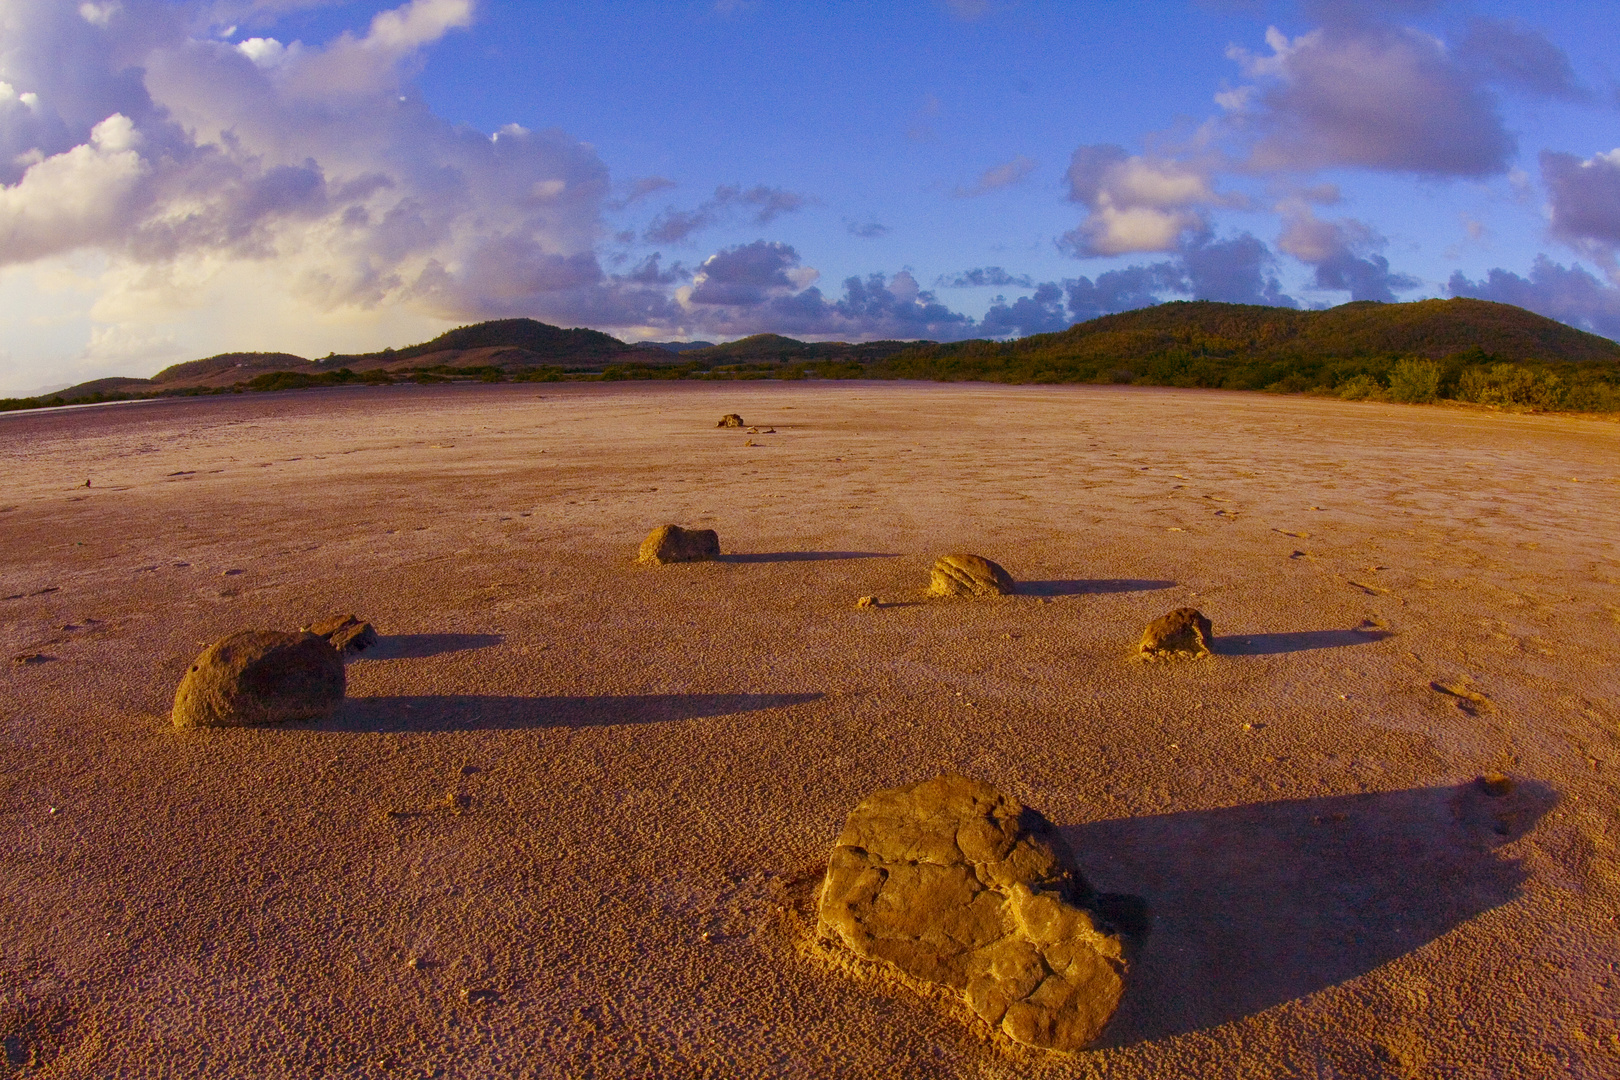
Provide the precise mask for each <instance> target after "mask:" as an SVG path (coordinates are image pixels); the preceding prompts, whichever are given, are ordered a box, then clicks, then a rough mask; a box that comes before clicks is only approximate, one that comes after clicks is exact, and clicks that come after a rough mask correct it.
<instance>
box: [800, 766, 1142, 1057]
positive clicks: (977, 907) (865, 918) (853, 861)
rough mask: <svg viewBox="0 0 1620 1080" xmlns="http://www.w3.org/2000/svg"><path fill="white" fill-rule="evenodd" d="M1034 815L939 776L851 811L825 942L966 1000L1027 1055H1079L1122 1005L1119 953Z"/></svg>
mask: <svg viewBox="0 0 1620 1080" xmlns="http://www.w3.org/2000/svg"><path fill="white" fill-rule="evenodd" d="M1092 895H1093V894H1092V892H1091V889H1090V888H1089V887H1088V886H1087V885H1086V883H1085V881H1084V879H1083V878H1081V876H1080V873H1079V871H1078V870H1077V869H1076V868H1075V866H1074V860H1073V856H1071V855H1070V853H1069V850H1068V848H1067V846H1066V845H1065V844H1064V843H1063V840H1062V838H1061V837H1060V836H1059V835H1058V834H1057V832H1056V831H1055V830H1054V829H1053V828H1052V827H1051V825H1050V824H1049V823H1048V822H1047V821H1046V819H1045V818H1043V817H1042V816H1041V815H1040V814H1039V813H1037V812H1035V811H1033V810H1030V809H1027V808H1025V807H1024V806H1022V805H1020V804H1019V802H1018V801H1017V800H1016V799H1013V798H1010V797H1008V796H1006V795H1003V794H1001V793H1000V792H998V791H996V789H995V788H993V787H991V786H990V785H988V784H985V783H981V782H980V781H977V780H970V779H968V778H967V777H963V776H941V777H937V778H935V779H933V780H929V781H926V782H924V783H921V784H912V785H910V786H908V787H900V788H893V789H890V790H888V791H879V792H877V793H876V794H873V795H870V796H868V797H867V798H866V799H865V800H863V801H862V802H861V804H860V805H859V806H857V807H856V808H855V810H854V812H853V813H851V814H850V815H849V819H848V821H847V822H846V823H845V825H844V832H843V835H842V836H840V837H839V838H838V843H837V845H836V846H835V847H834V848H833V852H832V857H831V858H830V859H829V860H828V864H827V876H826V878H825V880H824V881H823V882H822V886H821V892H820V895H819V897H818V901H817V910H818V915H819V926H820V930H821V933H822V934H823V936H824V937H828V938H831V939H833V941H834V942H836V943H841V944H842V945H843V946H844V947H846V948H848V949H849V950H851V951H852V952H854V953H855V954H856V955H857V956H859V957H861V958H863V959H866V960H872V961H878V962H881V963H884V964H889V965H893V966H894V967H895V968H898V969H899V970H900V971H902V972H904V973H905V974H906V975H909V976H911V977H912V978H915V979H920V980H922V981H924V982H928V983H932V984H935V985H937V986H941V987H946V988H949V989H950V990H953V991H955V992H957V993H958V994H960V995H961V996H962V998H963V999H964V1000H965V1001H966V1002H967V1004H968V1006H969V1007H970V1008H972V1010H973V1011H974V1012H975V1013H976V1014H978V1015H979V1016H980V1017H981V1018H983V1020H984V1021H985V1022H986V1023H988V1024H990V1025H991V1026H992V1027H995V1028H998V1029H999V1030H1001V1031H1002V1032H1003V1033H1005V1034H1006V1035H1008V1036H1009V1037H1011V1038H1013V1039H1015V1040H1017V1041H1018V1042H1021V1043H1026V1044H1028V1045H1030V1046H1039V1047H1044V1048H1045V1049H1048V1050H1060V1051H1068V1050H1078V1049H1080V1048H1081V1047H1083V1046H1085V1045H1087V1044H1088V1043H1090V1042H1091V1041H1092V1040H1094V1039H1095V1038H1096V1037H1097V1036H1098V1035H1099V1034H1100V1033H1101V1032H1102V1029H1103V1026H1104V1025H1105V1024H1107V1022H1108V1019H1109V1017H1110V1016H1112V1015H1113V1013H1114V1008H1115V1007H1116V1006H1117V1005H1118V1004H1119V998H1120V994H1121V993H1122V992H1123V990H1124V975H1125V970H1126V962H1125V957H1124V949H1123V943H1122V941H1121V939H1120V938H1119V936H1118V935H1116V934H1114V933H1113V932H1112V931H1111V930H1110V929H1109V928H1108V927H1107V926H1106V924H1104V923H1103V921H1102V920H1101V917H1100V916H1098V915H1097V914H1096V912H1094V911H1093V910H1092V909H1091V908H1089V907H1087V906H1085V904H1086V903H1087V901H1089V900H1090V899H1091V898H1092Z"/></svg>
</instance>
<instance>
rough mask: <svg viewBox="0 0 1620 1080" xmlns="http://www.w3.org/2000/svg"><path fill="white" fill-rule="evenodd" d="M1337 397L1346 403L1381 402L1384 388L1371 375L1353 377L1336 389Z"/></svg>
mask: <svg viewBox="0 0 1620 1080" xmlns="http://www.w3.org/2000/svg"><path fill="white" fill-rule="evenodd" d="M1337 392H1338V395H1339V396H1340V397H1341V398H1343V399H1344V400H1346V401H1368V400H1371V401H1382V400H1383V398H1384V388H1383V387H1382V386H1381V385H1379V382H1378V380H1377V379H1375V378H1373V377H1372V376H1371V375H1353V376H1351V377H1350V378H1348V379H1346V380H1344V382H1342V383H1340V384H1339V385H1338V387H1337Z"/></svg>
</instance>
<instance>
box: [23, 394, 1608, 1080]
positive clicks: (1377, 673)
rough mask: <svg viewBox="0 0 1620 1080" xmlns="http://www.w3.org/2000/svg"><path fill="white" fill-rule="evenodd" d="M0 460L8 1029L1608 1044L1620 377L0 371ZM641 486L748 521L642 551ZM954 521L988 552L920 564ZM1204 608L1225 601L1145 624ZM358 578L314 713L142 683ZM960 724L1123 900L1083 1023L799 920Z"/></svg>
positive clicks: (1373, 1060)
mask: <svg viewBox="0 0 1620 1080" xmlns="http://www.w3.org/2000/svg"><path fill="white" fill-rule="evenodd" d="M726 412H739V413H741V414H742V415H743V416H744V418H745V419H747V420H748V421H749V422H750V423H754V424H758V425H759V426H761V427H772V426H773V427H775V429H776V431H775V433H774V434H759V435H750V434H748V433H747V432H746V431H735V430H733V431H724V430H716V429H715V428H714V426H713V425H714V423H715V421H716V419H718V417H719V416H720V415H721V414H722V413H726ZM749 441H752V442H754V443H757V444H758V445H755V446H749V445H747V443H748V442H749ZM0 477H3V479H0V539H3V543H0V596H4V597H6V599H4V600H0V637H3V646H4V650H5V662H4V665H3V670H0V678H3V679H4V691H3V699H0V1039H3V1047H0V1049H3V1057H0V1075H10V1074H15V1075H19V1076H30V1077H32V1076H39V1077H58V1076H59V1077H114V1076H130V1077H174V1076H208V1077H281V1076H287V1077H306V1076H334V1077H338V1076H342V1077H373V1076H375V1077H385V1076H388V1077H392V1076H400V1077H418V1076H440V1077H484V1076H543V1077H554V1076H555V1077H563V1076H567V1077H575V1076H602V1077H608V1076H625V1077H631V1076H669V1077H684V1076H714V1077H749V1076H758V1077H765V1076H815V1077H824V1076H909V1077H934V1076H940V1077H944V1076H995V1077H1002V1076H1032V1077H1070V1076H1073V1077H1082V1076H1105V1077H1167V1076H1199V1077H1262V1076H1309V1077H1328V1076H1338V1077H1364V1076H1392V1077H1402V1076H1409V1077H1418V1076H1457V1077H1499V1076H1500V1077H1507V1076H1512V1077H1520V1076H1580V1077H1612V1076H1615V1075H1620V1036H1617V1030H1620V1029H1617V1026H1616V1025H1617V1017H1620V969H1617V961H1620V945H1617V941H1620V926H1617V925H1616V922H1615V911H1616V905H1617V900H1620V873H1617V870H1616V862H1615V858H1616V850H1615V848H1616V838H1617V833H1620V818H1617V808H1620V799H1617V797H1616V783H1615V778H1616V776H1617V774H1620V729H1617V723H1620V704H1617V699H1620V674H1617V672H1620V668H1617V665H1616V661H1617V659H1620V645H1617V642H1620V587H1617V586H1620V551H1617V549H1616V543H1617V541H1620V427H1617V426H1616V425H1614V424H1606V423H1601V422H1594V421H1589V420H1580V419H1571V418H1559V417H1514V416H1500V415H1490V414H1484V413H1479V412H1474V411H1461V410H1450V409H1443V408H1412V407H1401V406H1382V405H1368V404H1347V403H1341V402H1324V401H1314V400H1308V399H1300V398H1271V397H1264V396H1258V395H1242V394H1222V393H1213V392H1198V391H1171V390H1138V389H1123V388H1094V387H1063V388H1004V387H986V386H969V385H954V386H939V385H924V386H918V385H894V384H889V385H870V384H848V383H845V384H831V385H827V384H798V385H794V384H759V383H746V384H742V383H729V384H700V385H693V384H675V385H646V384H642V385H631V384H617V385H603V384H593V385H561V386H545V387H541V388H536V386H534V385H524V386H494V387H477V388H471V387H458V386H452V387H437V388H419V387H399V388H388V389H364V390H333V391H314V392H305V393H293V394H277V395H247V396H241V397H228V398H212V399H197V400H190V401H171V402H162V403H156V404H144V405H131V406H118V407H109V408H94V409H79V410H65V411H59V412H53V413H36V414H30V415H13V416H6V417H0ZM87 478H88V479H89V481H90V487H89V488H85V487H84V484H85V481H86V479H87ZM666 521H670V522H676V523H680V524H683V525H688V526H700V527H712V528H716V529H718V530H719V533H720V537H721V542H722V546H723V550H724V551H725V552H726V553H727V555H726V558H725V560H724V561H722V562H718V563H712V564H702V565H691V566H676V567H666V568H662V569H649V568H643V567H639V566H637V565H635V564H634V563H633V562H632V559H633V557H634V554H635V549H636V545H637V543H638V542H639V541H640V539H641V537H642V536H643V535H644V534H645V533H646V532H647V531H648V530H649V529H650V528H652V527H653V526H654V525H657V524H660V523H663V522H666ZM961 550H965V551H972V552H977V553H980V554H983V555H986V556H988V557H990V558H993V559H995V560H997V561H998V562H1000V563H1002V564H1003V565H1004V566H1006V567H1007V569H1008V570H1009V571H1011V572H1012V574H1013V575H1014V576H1015V577H1016V578H1018V579H1019V580H1020V581H1021V582H1023V583H1024V590H1023V593H1022V594H1021V595H1019V596H1016V597H1009V598H1005V599H999V600H990V601H982V602H971V603H949V602H924V601H923V599H922V596H921V593H922V590H923V588H924V586H925V584H926V579H927V568H928V565H929V563H930V562H931V561H932V559H933V558H934V556H936V555H938V554H941V553H944V552H947V551H961ZM872 593H875V594H877V595H878V596H880V597H881V598H882V599H883V600H884V601H885V602H886V603H887V604H889V605H890V606H885V607H884V608H882V609H880V610H877V611H857V610H855V607H854V602H855V600H856V598H857V597H859V596H861V595H863V594H872ZM1184 604H1192V605H1195V606H1198V607H1200V608H1201V609H1202V610H1203V611H1204V612H1205V613H1206V614H1208V615H1209V616H1210V617H1211V618H1212V619H1213V620H1214V623H1215V633H1216V636H1217V646H1218V648H1217V652H1218V653H1219V655H1217V656H1216V657H1215V658H1213V659H1211V660H1208V661H1202V662H1197V663H1185V664H1161V665H1150V664H1144V663H1141V662H1139V661H1136V660H1134V659H1132V657H1131V655H1130V652H1131V646H1132V644H1133V643H1134V641H1135V639H1136V637H1137V635H1138V634H1139V633H1140V631H1141V628H1142V626H1143V625H1144V624H1145V623H1146V622H1147V621H1149V620H1150V619H1151V618H1153V617H1155V616H1157V615H1160V614H1162V613H1163V612H1165V611H1167V610H1169V609H1170V608H1173V607H1177V606H1180V605H1184ZM349 610H353V611H355V612H357V613H359V614H361V615H362V616H364V617H367V618H370V619H371V620H373V621H374V622H375V623H376V625H377V626H378V628H379V629H380V630H381V632H382V633H383V634H384V635H385V638H384V642H383V644H382V645H381V646H380V647H379V649H378V650H377V651H376V652H374V653H371V654H365V655H364V657H363V658H361V659H357V660H356V661H354V662H353V663H352V664H351V665H350V668H349V697H350V700H349V701H347V702H346V703H345V705H344V707H343V708H342V710H341V711H340V712H339V713H338V715H337V716H336V717H335V718H333V719H332V720H330V721H328V722H323V723H316V724H303V725H294V726H291V727H287V728H284V729H277V730H234V731H176V730H174V729H172V728H171V727H170V726H169V725H168V720H167V709H168V705H169V702H170V700H171V698H172V694H173V691H174V687H175V684H176V683H177V681H178V679H179V676H180V674H181V673H182V671H183V670H184V668H185V666H186V664H187V663H188V662H189V661H190V659H191V658H192V657H193V656H195V655H196V653H197V652H199V651H200V650H201V648H202V647H203V646H204V645H205V644H206V643H208V642H209V641H211V640H213V639H215V638H217V637H219V636H222V635H224V634H226V633H229V632H231V631H233V630H237V629H243V628H258V627H264V628H289V629H291V628H296V627H297V626H299V625H301V624H303V623H305V622H308V621H310V620H311V619H313V618H315V617H319V616H322V615H326V614H332V613H340V612H345V611H349ZM13 656H27V657H31V658H36V659H35V662H29V663H22V662H14V661H12V660H11V657H13ZM944 769H956V770H960V771H963V772H966V773H969V774H971V775H974V776H979V777H982V778H984V779H986V780H990V781H992V782H994V783H996V784H998V785H1000V786H1001V787H1002V788H1004V789H1005V790H1007V791H1009V792H1010V793H1013V794H1015V795H1017V796H1019V797H1020V798H1022V799H1024V800H1025V801H1026V802H1028V803H1029V804H1030V805H1033V806H1035V807H1037V808H1039V809H1041V810H1042V811H1044V812H1045V813H1046V814H1047V815H1048V816H1049V817H1050V818H1051V819H1052V820H1053V821H1054V822H1056V823H1057V824H1058V825H1059V826H1060V827H1061V828H1062V829H1063V831H1064V833H1065V835H1066V836H1067V838H1068V839H1069V840H1070V841H1071V843H1072V844H1073V846H1074V847H1075V848H1076V850H1077V851H1078V853H1079V857H1080V860H1081V863H1082V866H1083V868H1084V869H1085V871H1086V873H1087V874H1088V876H1089V877H1090V878H1091V879H1092V881H1093V882H1094V883H1095V884H1096V885H1097V886H1098V887H1099V888H1100V889H1102V890H1105V891H1109V892H1117V893H1126V894H1131V895H1134V896H1138V897H1141V898H1142V899H1143V900H1144V901H1145V902H1146V904H1147V907H1148V910H1149V912H1150V915H1151V924H1150V929H1149V932H1148V933H1147V935H1146V937H1145V939H1144V940H1143V941H1142V942H1141V947H1140V955H1139V957H1138V959H1137V962H1136V967H1135V969H1134V971H1133V974H1132V981H1131V986H1130V989H1129V991H1128V994H1127V998H1126V1001H1125V1003H1124V1005H1123V1007H1122V1008H1121V1011H1120V1013H1119V1014H1118V1015H1117V1016H1116V1018H1115V1021H1114V1024H1113V1025H1112V1027H1111V1028H1110V1030H1109V1031H1108V1033H1107V1034H1106V1036H1105V1038H1104V1039H1103V1043H1102V1045H1101V1046H1100V1047H1099V1048H1098V1049H1096V1050H1093V1051H1090V1052H1087V1053H1084V1054H1080V1055H1076V1056H1073V1057H1058V1056H1053V1055H1047V1054H1043V1053H1039V1052H1035V1051H1029V1050H1021V1049H1018V1048H1015V1047H1008V1046H1006V1045H1002V1044H999V1043H997V1042H995V1041H994V1040H991V1039H989V1038H987V1036H986V1033H985V1032H984V1031H983V1030H979V1029H975V1028H974V1027H973V1026H971V1025H970V1024H969V1023H967V1022H965V1020H964V1018H963V1014H962V1013H961V1012H959V1011H955V1010H953V1009H951V1008H949V1007H947V1006H945V1005H942V1004H939V1003H935V1002H930V1001H926V1000H923V999H921V998H919V997H917V996H915V995H913V994H912V993H910V992H909V991H906V990H904V989H903V988H898V987H895V986H890V985H886V984H883V983H881V982H879V983H874V982H870V981H867V982H860V981H853V980H851V979H849V978H847V977H846V976H845V975H843V974H841V973H840V972H839V971H837V970H834V969H833V968H832V967H831V966H829V965H828V964H827V963H825V962H823V960H821V959H819V958H818V956H817V955H816V954H815V951H814V949H811V948H807V945H806V927H805V923H804V918H803V914H802V913H803V911H804V910H805V908H806V904H807V902H808V899H809V896H810V893H811V890H813V888H814V886H815V883H816V880H817V875H818V873H819V870H820V868H821V866H822V865H824V859H825V853H826V851H827V848H828V845H829V844H830V843H831V841H832V840H833V839H834V838H835V837H836V835H837V833H838V831H839V828H840V825H841V823H842V819H843V816H844V814H845V813H847V811H848V810H849V809H850V808H851V807H852V806H853V805H854V804H855V803H856V802H857V801H858V800H859V799H860V798H861V797H862V796H863V795H865V794H866V793H868V792H870V791H872V790H874V789H876V788H879V787H885V786H891V785H894V784H898V783H904V782H909V781H913V780H917V779H922V778H925V777H927V776H929V775H932V774H934V773H935V772H938V771H940V770H944ZM1487 770H1501V771H1504V772H1506V773H1508V774H1510V775H1512V776H1513V777H1514V778H1515V780H1516V790H1515V792H1514V793H1513V794H1512V795H1510V796H1506V797H1504V798H1501V799H1492V798H1490V797H1488V796H1486V795H1485V794H1484V793H1483V792H1480V791H1479V790H1477V789H1475V788H1473V787H1470V786H1469V784H1470V782H1471V781H1472V779H1473V778H1474V777H1475V776H1476V775H1478V774H1479V773H1482V772H1485V771H1487ZM8 1071H9V1072H8Z"/></svg>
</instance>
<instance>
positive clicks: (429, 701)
mask: <svg viewBox="0 0 1620 1080" xmlns="http://www.w3.org/2000/svg"><path fill="white" fill-rule="evenodd" d="M821 696H822V695H820V694H625V695H621V696H613V695H604V696H601V697H496V696H490V695H484V694H434V695H424V696H421V697H357V698H350V699H348V700H347V701H345V702H344V703H343V707H342V708H340V709H339V710H338V712H337V715H335V716H333V717H332V718H331V719H329V720H323V721H320V722H318V723H316V724H314V725H312V726H313V727H314V728H315V729H316V730H317V731H371V732H397V731H513V730H519V729H523V728H562V727H568V728H582V727H606V726H608V725H611V724H658V723H663V722H665V721H669V720H700V719H703V718H705V717H711V716H732V715H735V714H737V713H746V712H758V711H759V710H761V709H776V708H781V707H782V706H785V705H802V704H804V703H805V702H808V701H815V700H817V699H818V698H820V697H821Z"/></svg>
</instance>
